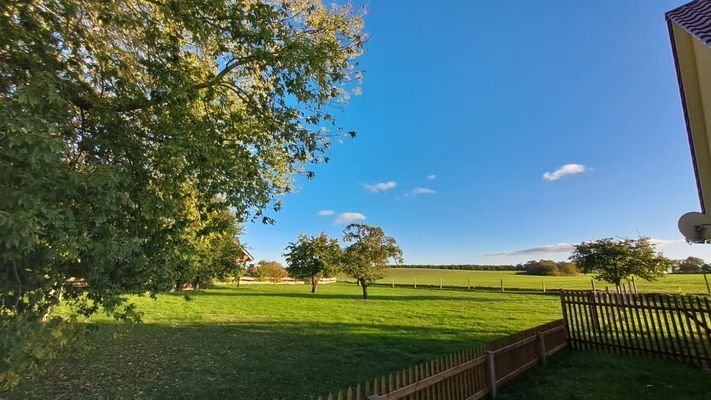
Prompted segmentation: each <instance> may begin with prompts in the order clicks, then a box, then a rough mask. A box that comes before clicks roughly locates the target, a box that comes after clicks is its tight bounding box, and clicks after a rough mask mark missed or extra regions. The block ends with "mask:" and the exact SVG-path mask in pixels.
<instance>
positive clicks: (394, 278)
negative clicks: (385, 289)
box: [393, 276, 395, 287]
mask: <svg viewBox="0 0 711 400" xmlns="http://www.w3.org/2000/svg"><path fill="white" fill-rule="evenodd" d="M393 287H395V277H394V276H393Z"/></svg>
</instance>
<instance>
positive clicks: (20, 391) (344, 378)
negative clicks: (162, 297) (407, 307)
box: [7, 322, 500, 399]
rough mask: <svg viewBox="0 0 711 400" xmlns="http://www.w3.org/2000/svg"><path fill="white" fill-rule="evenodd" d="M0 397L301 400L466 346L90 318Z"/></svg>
mask: <svg viewBox="0 0 711 400" xmlns="http://www.w3.org/2000/svg"><path fill="white" fill-rule="evenodd" d="M97 325H98V329H97V331H96V332H95V333H94V334H93V335H92V337H91V338H90V346H89V347H88V348H86V349H85V350H84V351H77V352H73V353H70V354H67V355H66V356H65V357H63V358H61V359H58V360H56V361H55V362H54V363H53V365H51V367H50V369H49V371H47V373H45V374H43V375H39V376H37V377H36V378H34V379H32V380H28V381H26V382H23V383H22V384H21V385H20V386H19V387H18V388H17V389H16V390H14V391H13V392H11V393H9V394H8V397H7V398H8V399H20V398H22V399H44V398H54V399H74V398H83V399H84V398H86V399H91V398H166V399H180V398H200V399H222V398H240V399H287V398H288V399H309V398H312V396H318V395H319V394H323V393H325V392H328V391H331V390H334V389H339V388H343V387H346V386H349V385H354V384H357V383H362V382H364V381H365V380H366V379H372V378H374V377H378V376H381V375H383V374H386V373H390V372H393V371H395V370H398V369H401V368H404V367H407V366H409V365H413V364H416V363H419V362H423V361H426V360H428V359H432V358H435V357H438V356H441V355H443V354H446V353H449V352H453V351H457V350H461V349H464V348H469V347H473V346H475V345H477V344H480V343H484V342H487V341H490V340H493V339H495V338H496V337H499V336H500V335H498V336H497V335H482V336H481V339H478V340H477V341H472V340H471V336H469V337H468V338H465V337H466V336H464V335H462V331H458V330H452V329H436V328H419V327H415V328H413V327H411V326H400V325H393V326H383V325H377V326H376V325H375V324H372V325H370V324H348V323H327V324H324V323H293V322H292V323H248V324H232V325H215V324H205V325H189V326H177V327H176V326H167V325H159V324H137V325H115V324H110V323H105V324H97Z"/></svg>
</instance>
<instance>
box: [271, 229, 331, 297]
mask: <svg viewBox="0 0 711 400" xmlns="http://www.w3.org/2000/svg"><path fill="white" fill-rule="evenodd" d="M284 257H286V262H287V264H289V275H291V276H292V277H294V278H296V279H303V280H309V281H310V282H311V293H316V287H317V286H318V283H319V280H321V278H330V277H332V276H334V275H335V274H336V273H337V272H338V271H339V270H340V263H341V260H342V258H343V256H342V251H341V247H340V246H339V245H338V240H336V239H331V238H329V237H328V235H326V234H325V233H323V232H322V233H321V234H320V235H319V236H307V235H299V238H298V240H297V241H296V242H294V243H289V245H288V246H287V247H286V253H284Z"/></svg>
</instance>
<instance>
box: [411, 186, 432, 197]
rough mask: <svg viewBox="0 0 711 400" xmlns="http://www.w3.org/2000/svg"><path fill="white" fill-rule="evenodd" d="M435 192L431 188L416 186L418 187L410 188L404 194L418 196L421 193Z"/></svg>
mask: <svg viewBox="0 0 711 400" xmlns="http://www.w3.org/2000/svg"><path fill="white" fill-rule="evenodd" d="M435 193H437V192H435V191H434V190H432V189H430V188H426V187H419V186H418V187H416V188H414V189H412V190H410V191H409V192H407V194H406V196H418V195H421V194H435Z"/></svg>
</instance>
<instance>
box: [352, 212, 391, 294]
mask: <svg viewBox="0 0 711 400" xmlns="http://www.w3.org/2000/svg"><path fill="white" fill-rule="evenodd" d="M343 240H344V241H345V242H346V243H350V244H349V245H348V246H347V247H346V249H345V250H344V255H343V269H344V271H345V272H346V273H347V274H348V275H350V276H352V277H353V278H355V279H356V280H357V281H358V283H359V284H360V286H361V288H362V290H363V298H364V299H367V298H368V285H369V284H371V283H373V282H375V281H376V280H378V279H380V278H382V277H383V276H384V275H385V270H386V269H387V267H388V262H389V261H391V260H392V261H395V262H397V263H402V250H400V247H398V245H397V242H396V241H395V239H394V238H392V237H390V236H386V235H385V232H384V231H383V229H382V228H380V227H378V226H371V225H366V224H350V225H348V226H347V227H346V229H345V230H344V231H343Z"/></svg>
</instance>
